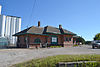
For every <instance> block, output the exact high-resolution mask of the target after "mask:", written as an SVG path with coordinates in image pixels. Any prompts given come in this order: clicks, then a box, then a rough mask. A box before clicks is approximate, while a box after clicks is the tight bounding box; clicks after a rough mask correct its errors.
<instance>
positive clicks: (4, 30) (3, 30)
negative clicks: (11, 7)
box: [0, 9, 21, 44]
mask: <svg viewBox="0 0 100 67" xmlns="http://www.w3.org/2000/svg"><path fill="white" fill-rule="evenodd" d="M0 12H1V9H0ZM0 14H1V13H0ZM20 31H21V18H20V17H16V16H8V15H7V16H5V15H2V14H1V15H0V37H4V38H7V39H9V41H10V44H16V41H17V38H16V37H14V36H12V35H14V34H15V33H17V32H20Z"/></svg>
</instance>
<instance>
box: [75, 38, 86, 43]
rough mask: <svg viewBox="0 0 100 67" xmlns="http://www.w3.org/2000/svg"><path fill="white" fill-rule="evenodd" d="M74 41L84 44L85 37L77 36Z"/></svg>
mask: <svg viewBox="0 0 100 67" xmlns="http://www.w3.org/2000/svg"><path fill="white" fill-rule="evenodd" d="M76 42H81V43H82V44H85V39H84V38H82V37H78V38H77V39H76Z"/></svg>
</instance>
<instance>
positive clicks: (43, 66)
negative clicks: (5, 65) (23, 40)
mask: <svg viewBox="0 0 100 67" xmlns="http://www.w3.org/2000/svg"><path fill="white" fill-rule="evenodd" d="M74 61H97V62H100V55H57V56H49V57H46V58H40V59H33V60H30V61H27V62H23V63H19V64H15V65H13V66H11V67H56V64H57V63H58V62H74ZM89 64H90V65H91V63H88V64H87V65H89ZM96 65H98V64H95V66H93V67H97V66H96ZM99 66H100V63H99ZM87 67H89V66H87Z"/></svg>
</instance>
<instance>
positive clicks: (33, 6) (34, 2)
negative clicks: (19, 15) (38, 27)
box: [28, 0, 36, 26]
mask: <svg viewBox="0 0 100 67" xmlns="http://www.w3.org/2000/svg"><path fill="white" fill-rule="evenodd" d="M35 4H36V0H34V3H33V7H32V11H31V14H30V16H29V22H31V18H32V15H33V12H34V8H35ZM28 26H29V24H28Z"/></svg>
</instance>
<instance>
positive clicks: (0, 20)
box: [0, 15, 6, 37]
mask: <svg viewBox="0 0 100 67" xmlns="http://www.w3.org/2000/svg"><path fill="white" fill-rule="evenodd" d="M5 21H6V16H5V15H0V37H4V34H5Z"/></svg>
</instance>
